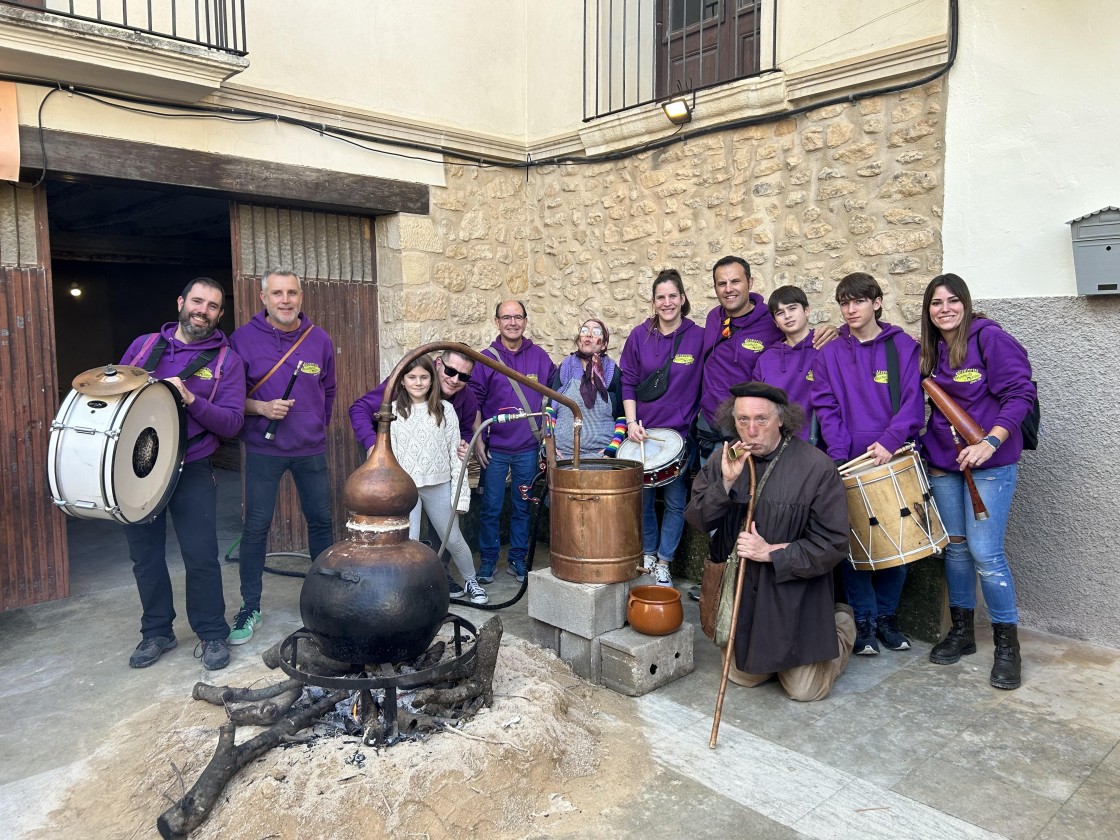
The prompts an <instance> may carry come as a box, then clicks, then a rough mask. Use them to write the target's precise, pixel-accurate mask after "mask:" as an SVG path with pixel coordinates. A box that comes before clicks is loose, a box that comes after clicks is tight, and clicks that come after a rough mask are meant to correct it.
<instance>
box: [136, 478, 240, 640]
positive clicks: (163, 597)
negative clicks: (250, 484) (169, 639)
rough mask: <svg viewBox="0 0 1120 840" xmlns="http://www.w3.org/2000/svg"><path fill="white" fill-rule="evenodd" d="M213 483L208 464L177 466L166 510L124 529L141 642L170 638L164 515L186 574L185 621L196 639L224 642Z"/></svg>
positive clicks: (170, 598)
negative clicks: (137, 599) (140, 612)
mask: <svg viewBox="0 0 1120 840" xmlns="http://www.w3.org/2000/svg"><path fill="white" fill-rule="evenodd" d="M217 510H218V482H217V479H215V478H214V470H213V469H211V467H210V459H209V458H203V459H201V460H198V461H191V462H190V463H188V464H185V465H184V466H183V472H182V474H181V475H180V476H179V483H178V484H176V485H175V492H174V493H173V494H172V495H171V501H169V502H168V504H167V507H166V508H164V509H163V511H162V512H161V513H160V514H159V516H157V517H156V518H155V519H153V520H152V521H151V522H148V523H146V524H144V525H125V526H124V534H125V537H126V538H127V539H128V553H129V556H130V557H131V558H132V573H133V575H134V576H135V578H136V588H137V590H138V591H139V593H140V605H141V607H142V608H143V610H144V613H143V616H142V617H141V619H140V633H141V635H142V636H143V637H144V638H145V639H149V638H151V637H153V636H170V635H172V624H173V622H174V621H175V600H174V597H173V596H172V593H171V575H170V574H169V573H168V571H167V552H166V547H167V514H168V513H170V514H171V522H172V523H173V524H174V526H175V536H176V537H177V538H178V540H179V551H180V552H181V553H182V555H183V568H184V569H185V570H186V573H187V581H186V589H187V619H188V620H189V621H190V625H191V629H192V630H194V632H195V635H197V636H198V638H200V639H204V640H210V639H225V637H226V636H228V635H229V625H228V624H226V602H225V597H224V595H223V593H222V566H221V563H220V562H219V561H218V526H217V520H218V517H217Z"/></svg>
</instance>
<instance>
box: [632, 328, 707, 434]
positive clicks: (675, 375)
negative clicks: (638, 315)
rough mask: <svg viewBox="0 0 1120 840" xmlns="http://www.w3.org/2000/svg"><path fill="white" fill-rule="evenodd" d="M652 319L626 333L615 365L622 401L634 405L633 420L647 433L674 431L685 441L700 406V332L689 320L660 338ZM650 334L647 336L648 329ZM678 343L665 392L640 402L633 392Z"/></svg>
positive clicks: (663, 362) (701, 337) (701, 345)
mask: <svg viewBox="0 0 1120 840" xmlns="http://www.w3.org/2000/svg"><path fill="white" fill-rule="evenodd" d="M656 323H657V319H656V318H647V319H646V320H645V321H642V323H641V324H639V325H638V326H636V327H634V329H632V330H631V331H630V335H628V336H627V337H626V345H625V346H624V347H623V348H622V355H621V356H620V357H619V360H618V365H619V367H621V368H622V399H624V400H635V401H637V403H638V405H637V417H635V418H634V419H635V420H640V421H641V423H642V425H643V426H645V427H646V428H647V429H674V430H676V431H677V432H679V433H680V434H681V435H682V436H684V437H687V436H688V433H689V429H690V428H691V426H692V421H693V420H694V419H696V407H697V405H698V404H699V402H700V360H701V359H702V358H703V356H704V331H703V330H702V329H700V327H699V326H697V324H696V322H695V321H693V320H691V319H690V318H682V319H681V324H680V326H679V327H677V328H676V329H675V330H673V332H672V333H670V334H669V335H662V334H661V330H659V329H657V327H656ZM651 326H652V329H653V332H650V329H651ZM677 333H680V334H681V343H680V346H679V347H678V348H677V355H676V356H674V357H673V364H672V365H670V366H669V389H668V390H667V391H666V392H665V393H664V394H663V395H662V396H661V397H660V398H659V399H656V400H653V401H652V402H642V401H641V400H638V398H637V397H636V396H634V389H635V388H637V387H638V385H639V384H640V383H641V382H642V380H643V379H645V378H646V377H647V376H649V375H650V374H651V373H653V372H654V371H655V370H657V369H658V368H659V367H661V366H662V365H663V364H665V360H666V359H668V358H669V353H670V352H671V351H672V349H673V342H674V341H675V340H676V338H677Z"/></svg>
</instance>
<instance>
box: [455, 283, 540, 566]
mask: <svg viewBox="0 0 1120 840" xmlns="http://www.w3.org/2000/svg"><path fill="white" fill-rule="evenodd" d="M528 319H529V313H528V312H527V311H526V309H525V304H523V303H521V301H518V300H507V301H503V302H502V303H499V304H498V306H497V308H495V310H494V323H495V324H496V325H497V327H498V337H497V338H495V339H494V341H493V343H492V344H491V345H490V346H489V347H487V348H486V349H485V350H483V351H482V352H483V354H484V355H487V356H489V357H490V358H492V359H494V360H495V361H497V362H501V363H502V364H503V365H505V366H506V367H509V368H512V369H513V370H515V371H517V372H518V373H521V374H524V375H525V376H527V377H529V378H530V379H534V380H536V381H537V382H540V383H541V384H547V383H548V382H549V381H550V380H551V379H552V375H553V374H554V373H555V372H556V365H555V364H553V363H552V359H551V358H549V355H548V353H546V352H545V351H544V350H543V349H542V348H540V347H538V346H537V345H536V344H534V343H533V342H532V341H530V340H529V339H527V338H525V324H526V322H527V321H528ZM470 388H471V390H472V391H474V395H475V397H476V398H477V399H478V406H479V410H480V411H481V412H482V419H483V420H486V419H487V418H489V417H492V416H494V415H495V414H500V413H507V412H517V411H521V408H522V404H521V396H520V395H519V394H518V390H520V393H521V395H524V398H525V402H526V404H527V405H528V408H529V411H530V412H538V411H540V410H541V403H542V400H543V396H542V395H541V394H539V393H538V392H536V391H534V390H532V389H531V388H526V387H524V386H522V385H518V386H517V387H516V388H515V387H514V384H513V380H511V379H509V378H508V377H506V376H503V375H502V374H500V373H498V372H496V371H495V370H493V369H492V368H488V367H486V366H485V365H479V366H478V367H477V368H476V369H475V372H474V374H473V375H472V376H471V381H470ZM540 423H541V418H539V417H530V418H529V419H528V420H517V421H514V422H512V423H494V424H492V425H490V426H488V427H487V429H486V435H485V437H479V438H478V440H477V441H476V442H475V454H476V455H477V456H478V462H479V464H481V465H482V516H481V519H480V521H479V528H478V548H479V568H478V582H479V583H493V582H494V571H495V569H496V568H497V566H498V552H499V551H500V550H501V540H500V538H499V536H498V519H499V517H500V516H501V513H502V503H503V502H504V501H505V494H506V476H511V479H510V481H511V485H510V486H511V491H512V492H511V493H510V496H511V498H512V500H513V518H512V520H511V522H510V534H509V556H508V560H509V568H508V569H507V571H508V572H509V574H511V575H513V576H514V577H516V578H517V580H518V581H519V582H520V581H523V580H525V558H526V557H527V556H528V553H529V502H528V501H527V500H526V499H523V498H522V497H521V493H520V492H519V490H518V488H520V487H527V486H528V485H531V484H532V483H533V479H534V478H535V477H536V475H537V449H538V435H539V429H540Z"/></svg>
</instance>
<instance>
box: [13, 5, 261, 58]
mask: <svg viewBox="0 0 1120 840" xmlns="http://www.w3.org/2000/svg"><path fill="white" fill-rule="evenodd" d="M0 2H2V3H6V4H8V5H10V6H22V7H23V8H31V9H40V10H42V11H43V12H46V13H49V14H52V15H60V16H62V17H67V18H72V19H74V20H81V21H90V22H92V23H101V24H105V25H106V26H113V27H116V28H118V29H127V30H130V31H132V32H144V33H147V34H149V35H158V36H160V37H161V38H171V39H173V40H175V41H183V42H185V43H188V44H198V45H200V46H203V47H209V48H211V49H215V50H221V51H223V52H227V53H231V54H233V55H245V54H246V53H247V52H248V46H247V44H246V41H245V0H0Z"/></svg>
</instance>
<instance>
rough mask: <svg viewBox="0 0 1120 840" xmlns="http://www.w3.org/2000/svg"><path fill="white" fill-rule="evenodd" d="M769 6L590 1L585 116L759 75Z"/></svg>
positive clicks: (694, 0) (742, 1)
mask: <svg viewBox="0 0 1120 840" xmlns="http://www.w3.org/2000/svg"><path fill="white" fill-rule="evenodd" d="M763 2H768V3H773V2H774V0H584V118H585V119H588V120H589V119H594V118H595V117H601V116H605V115H607V114H612V113H616V112H618V111H622V110H626V109H628V108H633V107H635V106H637V105H644V104H646V103H648V102H654V101H658V100H661V99H665V98H667V97H669V96H672V95H673V94H674V93H677V92H678V91H688V90H700V89H702V88H706V87H711V86H713V85H718V84H723V83H725V82H730V81H734V80H735V79H742V78H746V77H748V76H753V75H757V74H758V73H759V72H760V70H761V61H760V30H761V22H762V21H761V18H762V10H761V6H762V4H763ZM771 17H772V18H773V16H771Z"/></svg>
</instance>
